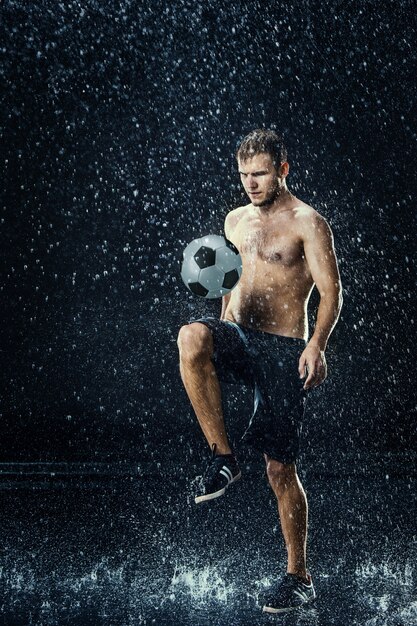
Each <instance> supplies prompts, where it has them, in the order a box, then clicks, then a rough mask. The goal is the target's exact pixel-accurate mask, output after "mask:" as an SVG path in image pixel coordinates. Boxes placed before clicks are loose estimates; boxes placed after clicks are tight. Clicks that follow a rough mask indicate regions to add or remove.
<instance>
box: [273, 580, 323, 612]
mask: <svg viewBox="0 0 417 626" xmlns="http://www.w3.org/2000/svg"><path fill="white" fill-rule="evenodd" d="M315 597H316V592H315V591H314V586H313V581H312V580H311V576H310V575H309V583H305V582H303V580H302V578H300V577H299V576H297V575H296V574H286V575H285V576H284V578H283V579H282V580H281V582H279V583H278V584H277V585H276V587H275V589H272V590H271V591H270V592H269V593H268V595H267V596H266V597H265V604H264V608H263V609H262V610H263V611H265V612H266V613H285V612H286V611H293V610H294V609H298V608H300V607H301V606H304V605H305V604H307V603H308V602H311V601H312V600H314V598H315Z"/></svg>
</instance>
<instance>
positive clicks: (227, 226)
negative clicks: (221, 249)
mask: <svg viewBox="0 0 417 626" xmlns="http://www.w3.org/2000/svg"><path fill="white" fill-rule="evenodd" d="M229 216H230V213H228V214H227V215H226V218H225V220H224V236H225V237H226V239H229V237H230V217H229ZM229 300H230V293H228V294H226V295H225V296H223V297H222V310H221V313H220V319H221V320H222V319H224V314H225V313H226V309H227V305H228V303H229Z"/></svg>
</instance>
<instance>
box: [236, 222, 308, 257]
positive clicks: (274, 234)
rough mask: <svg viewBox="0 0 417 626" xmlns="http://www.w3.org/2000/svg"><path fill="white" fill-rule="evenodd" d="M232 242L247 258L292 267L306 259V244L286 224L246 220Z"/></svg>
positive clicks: (238, 228)
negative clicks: (304, 253) (304, 255)
mask: <svg viewBox="0 0 417 626" xmlns="http://www.w3.org/2000/svg"><path fill="white" fill-rule="evenodd" d="M231 239H232V241H233V243H234V244H235V245H236V247H237V248H238V250H239V252H240V253H241V255H242V258H243V259H245V258H246V259H250V260H256V259H259V260H261V261H263V262H266V263H273V264H281V265H289V266H291V265H294V264H295V263H297V262H298V261H300V260H301V259H302V255H303V245H302V242H301V240H300V239H299V237H297V234H296V233H295V232H294V229H293V228H291V226H289V225H288V224H285V223H272V222H263V221H262V220H260V219H256V218H253V219H243V220H240V222H239V223H238V224H237V225H236V227H235V229H234V230H233V232H232V233H231Z"/></svg>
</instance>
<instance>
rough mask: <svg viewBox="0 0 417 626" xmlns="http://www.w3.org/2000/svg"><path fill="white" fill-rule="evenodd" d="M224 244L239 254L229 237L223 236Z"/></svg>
mask: <svg viewBox="0 0 417 626" xmlns="http://www.w3.org/2000/svg"><path fill="white" fill-rule="evenodd" d="M225 245H226V246H227V247H228V248H230V249H231V250H233V252H234V253H235V254H239V250H238V249H237V248H236V246H235V244H234V243H232V242H231V241H230V239H226V238H225Z"/></svg>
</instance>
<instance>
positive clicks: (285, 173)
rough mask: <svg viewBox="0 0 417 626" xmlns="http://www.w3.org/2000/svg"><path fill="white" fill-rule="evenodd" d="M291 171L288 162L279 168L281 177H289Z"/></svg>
mask: <svg viewBox="0 0 417 626" xmlns="http://www.w3.org/2000/svg"><path fill="white" fill-rule="evenodd" d="M289 171H290V164H289V163H288V161H284V162H283V163H281V165H280V166H279V170H278V172H279V175H280V176H284V177H285V176H288V172H289Z"/></svg>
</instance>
